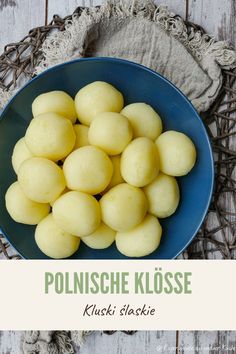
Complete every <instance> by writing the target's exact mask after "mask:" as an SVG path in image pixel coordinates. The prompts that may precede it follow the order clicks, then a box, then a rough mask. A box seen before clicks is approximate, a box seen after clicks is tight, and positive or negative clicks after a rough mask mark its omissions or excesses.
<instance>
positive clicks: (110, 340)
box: [78, 331, 176, 354]
mask: <svg viewBox="0 0 236 354" xmlns="http://www.w3.org/2000/svg"><path fill="white" fill-rule="evenodd" d="M175 340H176V335H175V331H158V332H156V331H139V332H137V333H135V334H134V335H132V336H129V335H127V334H125V333H122V332H116V333H114V334H113V335H110V336H109V335H106V334H103V333H100V332H98V331H97V332H96V333H93V334H92V335H91V336H89V337H88V338H87V340H86V342H85V344H84V345H83V347H82V348H81V349H80V350H79V351H78V354H91V353H93V354H100V353H102V354H111V353H112V354H136V353H137V354H153V353H160V354H162V353H163V354H164V353H169V354H174V353H176V342H175Z"/></svg>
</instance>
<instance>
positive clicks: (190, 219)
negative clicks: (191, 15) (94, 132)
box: [0, 58, 214, 259]
mask: <svg viewBox="0 0 236 354" xmlns="http://www.w3.org/2000/svg"><path fill="white" fill-rule="evenodd" d="M96 80H101V81H107V82H109V83H111V84H112V85H114V86H115V87H116V88H117V89H118V90H120V91H121V92H122V93H123V95H124V97H125V103H126V104H129V103H133V102H145V103H147V104H150V105H151V106H152V107H153V108H154V109H155V110H156V111H157V112H158V113H159V114H160V116H161V118H162V121H163V124H164V130H170V129H171V130H177V131H180V132H183V133H185V134H187V135H188V136H189V137H190V138H191V139H192V140H193V142H194V144H195V146H196V148H197V163H196V165H195V167H194V168H193V170H192V171H191V172H190V173H189V174H188V175H187V176H184V177H181V178H178V183H179V186H180V191H181V202H180V205H179V207H178V209H177V212H176V213H175V214H174V215H173V216H171V217H169V218H167V219H163V220H161V224H162V226H163V237H162V241H161V245H160V247H159V248H158V250H157V251H155V252H154V253H152V254H151V255H149V256H147V257H145V258H148V259H172V258H175V257H177V256H178V255H179V254H180V253H181V252H182V251H183V250H184V249H185V248H186V246H187V245H188V244H189V243H190V242H191V240H192V239H193V238H194V236H195V235H196V233H197V231H198V229H199V227H200V226H201V224H202V222H203V220H204V217H205V215H206V213H207V210H208V207H209V203H210V200H211V195H212V190H213V181H214V167H213V157H212V151H211V146H210V142H209V138H208V135H207V132H206V129H205V127H204V125H203V123H202V121H201V119H200V117H199V115H198V114H197V112H196V111H195V109H194V108H193V106H192V104H191V103H190V102H189V101H188V99H187V98H186V97H185V96H184V95H183V94H182V93H181V92H180V91H179V90H178V89H177V88H176V87H175V86H174V85H173V84H171V83H170V82H169V81H168V80H166V79H165V78H163V77H162V76H161V75H159V74H157V73H155V72H153V71H152V70H149V69H147V68H145V67H143V66H141V65H138V64H135V63H132V62H129V61H125V60H120V59H112V58H90V59H79V60H75V61H72V62H68V63H65V64H62V65H58V66H56V67H54V68H52V69H49V70H47V71H45V72H44V73H43V74H41V75H39V76H37V77H36V78H34V79H33V80H31V81H30V82H29V83H28V84H27V85H26V86H25V87H23V88H22V89H21V90H20V91H19V92H18V93H17V94H16V95H15V96H14V97H13V99H12V100H11V101H10V102H9V103H8V105H7V106H6V108H5V109H4V111H3V112H2V114H1V119H0V156H1V160H0V161H1V162H0V164H1V165H0V166H1V169H0V171H1V172H0V225H1V230H2V232H3V234H4V235H5V236H6V238H7V239H8V241H9V242H10V243H11V244H12V245H13V246H14V247H15V249H16V250H17V251H18V252H19V253H20V254H21V255H22V256H23V257H24V258H28V259H46V258H48V257H47V256H45V255H44V254H43V253H42V252H41V251H40V250H39V249H38V247H37V246H36V243H35V241H34V230H35V227H32V226H26V225H22V224H18V223H16V222H14V221H13V220H12V219H11V217H10V216H9V214H8V213H7V210H6V207H5V199H4V196H5V193H6V190H7V188H8V187H9V186H10V184H11V183H12V182H14V181H15V180H16V175H15V174H14V171H13V168H12V166H11V155H12V150H13V147H14V145H15V143H16V141H17V140H18V139H19V138H21V137H22V136H23V135H24V134H25V131H26V128H27V126H28V124H29V122H30V120H31V119H32V113H31V103H32V101H33V100H34V99H35V97H36V96H38V95H39V94H41V93H43V92H47V91H51V90H64V91H66V92H68V93H69V94H70V95H71V96H72V97H74V96H75V94H76V92H77V91H78V90H79V89H80V88H82V87H83V86H85V85H87V84H89V83H91V82H93V81H96ZM131 212H132V211H131ZM71 258H74V259H94V258H96V259H123V258H126V257H125V256H123V255H121V254H120V253H119V252H118V251H117V250H116V247H115V245H113V246H111V247H110V248H108V249H106V250H92V249H90V248H88V247H87V246H85V245H84V244H82V245H81V247H80V249H79V250H78V252H76V253H75V254H74V255H73V256H72V257H71Z"/></svg>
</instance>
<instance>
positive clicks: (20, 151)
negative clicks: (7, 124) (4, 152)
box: [11, 138, 34, 174]
mask: <svg viewBox="0 0 236 354" xmlns="http://www.w3.org/2000/svg"><path fill="white" fill-rule="evenodd" d="M33 156H34V155H33V154H32V152H31V151H30V150H29V148H28V146H27V145H26V143H25V138H21V139H20V140H18V141H17V143H16V145H15V147H14V150H13V154H12V159H11V160H12V166H13V169H14V171H15V173H16V174H17V173H18V170H19V168H20V165H21V164H22V162H24V161H25V160H27V159H29V158H30V157H33Z"/></svg>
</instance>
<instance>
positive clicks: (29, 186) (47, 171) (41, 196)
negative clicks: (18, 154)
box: [18, 157, 66, 203]
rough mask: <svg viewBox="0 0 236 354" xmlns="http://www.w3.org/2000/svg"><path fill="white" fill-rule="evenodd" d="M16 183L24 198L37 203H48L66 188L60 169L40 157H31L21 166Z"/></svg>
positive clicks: (53, 163)
mask: <svg viewBox="0 0 236 354" xmlns="http://www.w3.org/2000/svg"><path fill="white" fill-rule="evenodd" d="M18 181H19V184H20V186H21V188H22V190H23V192H24V193H25V194H26V196H27V197H28V198H29V199H32V200H34V201H36V202H39V203H50V202H51V201H53V200H55V199H56V198H57V197H59V195H60V194H61V193H62V192H63V190H64V189H65V187H66V183H65V178H64V175H63V172H62V169H61V168H60V167H59V166H57V165H56V164H55V162H52V161H50V160H47V159H44V158H41V157H32V158H30V159H28V160H26V161H24V162H23V163H22V164H21V166H20V169H19V172H18Z"/></svg>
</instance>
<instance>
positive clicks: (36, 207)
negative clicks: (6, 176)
mask: <svg viewBox="0 0 236 354" xmlns="http://www.w3.org/2000/svg"><path fill="white" fill-rule="evenodd" d="M5 201H6V208H7V211H8V213H9V214H10V216H11V218H12V219H13V220H14V221H16V222H20V223H22V224H27V225H36V224H38V223H39V222H40V221H41V220H42V219H43V218H45V216H47V215H48V214H49V212H50V205H49V204H41V203H37V202H34V201H32V200H30V199H29V198H27V197H26V195H25V194H24V193H23V191H22V189H21V187H20V185H19V183H18V182H15V183H13V184H12V185H11V186H10V187H9V188H8V190H7V193H6V196H5Z"/></svg>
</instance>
